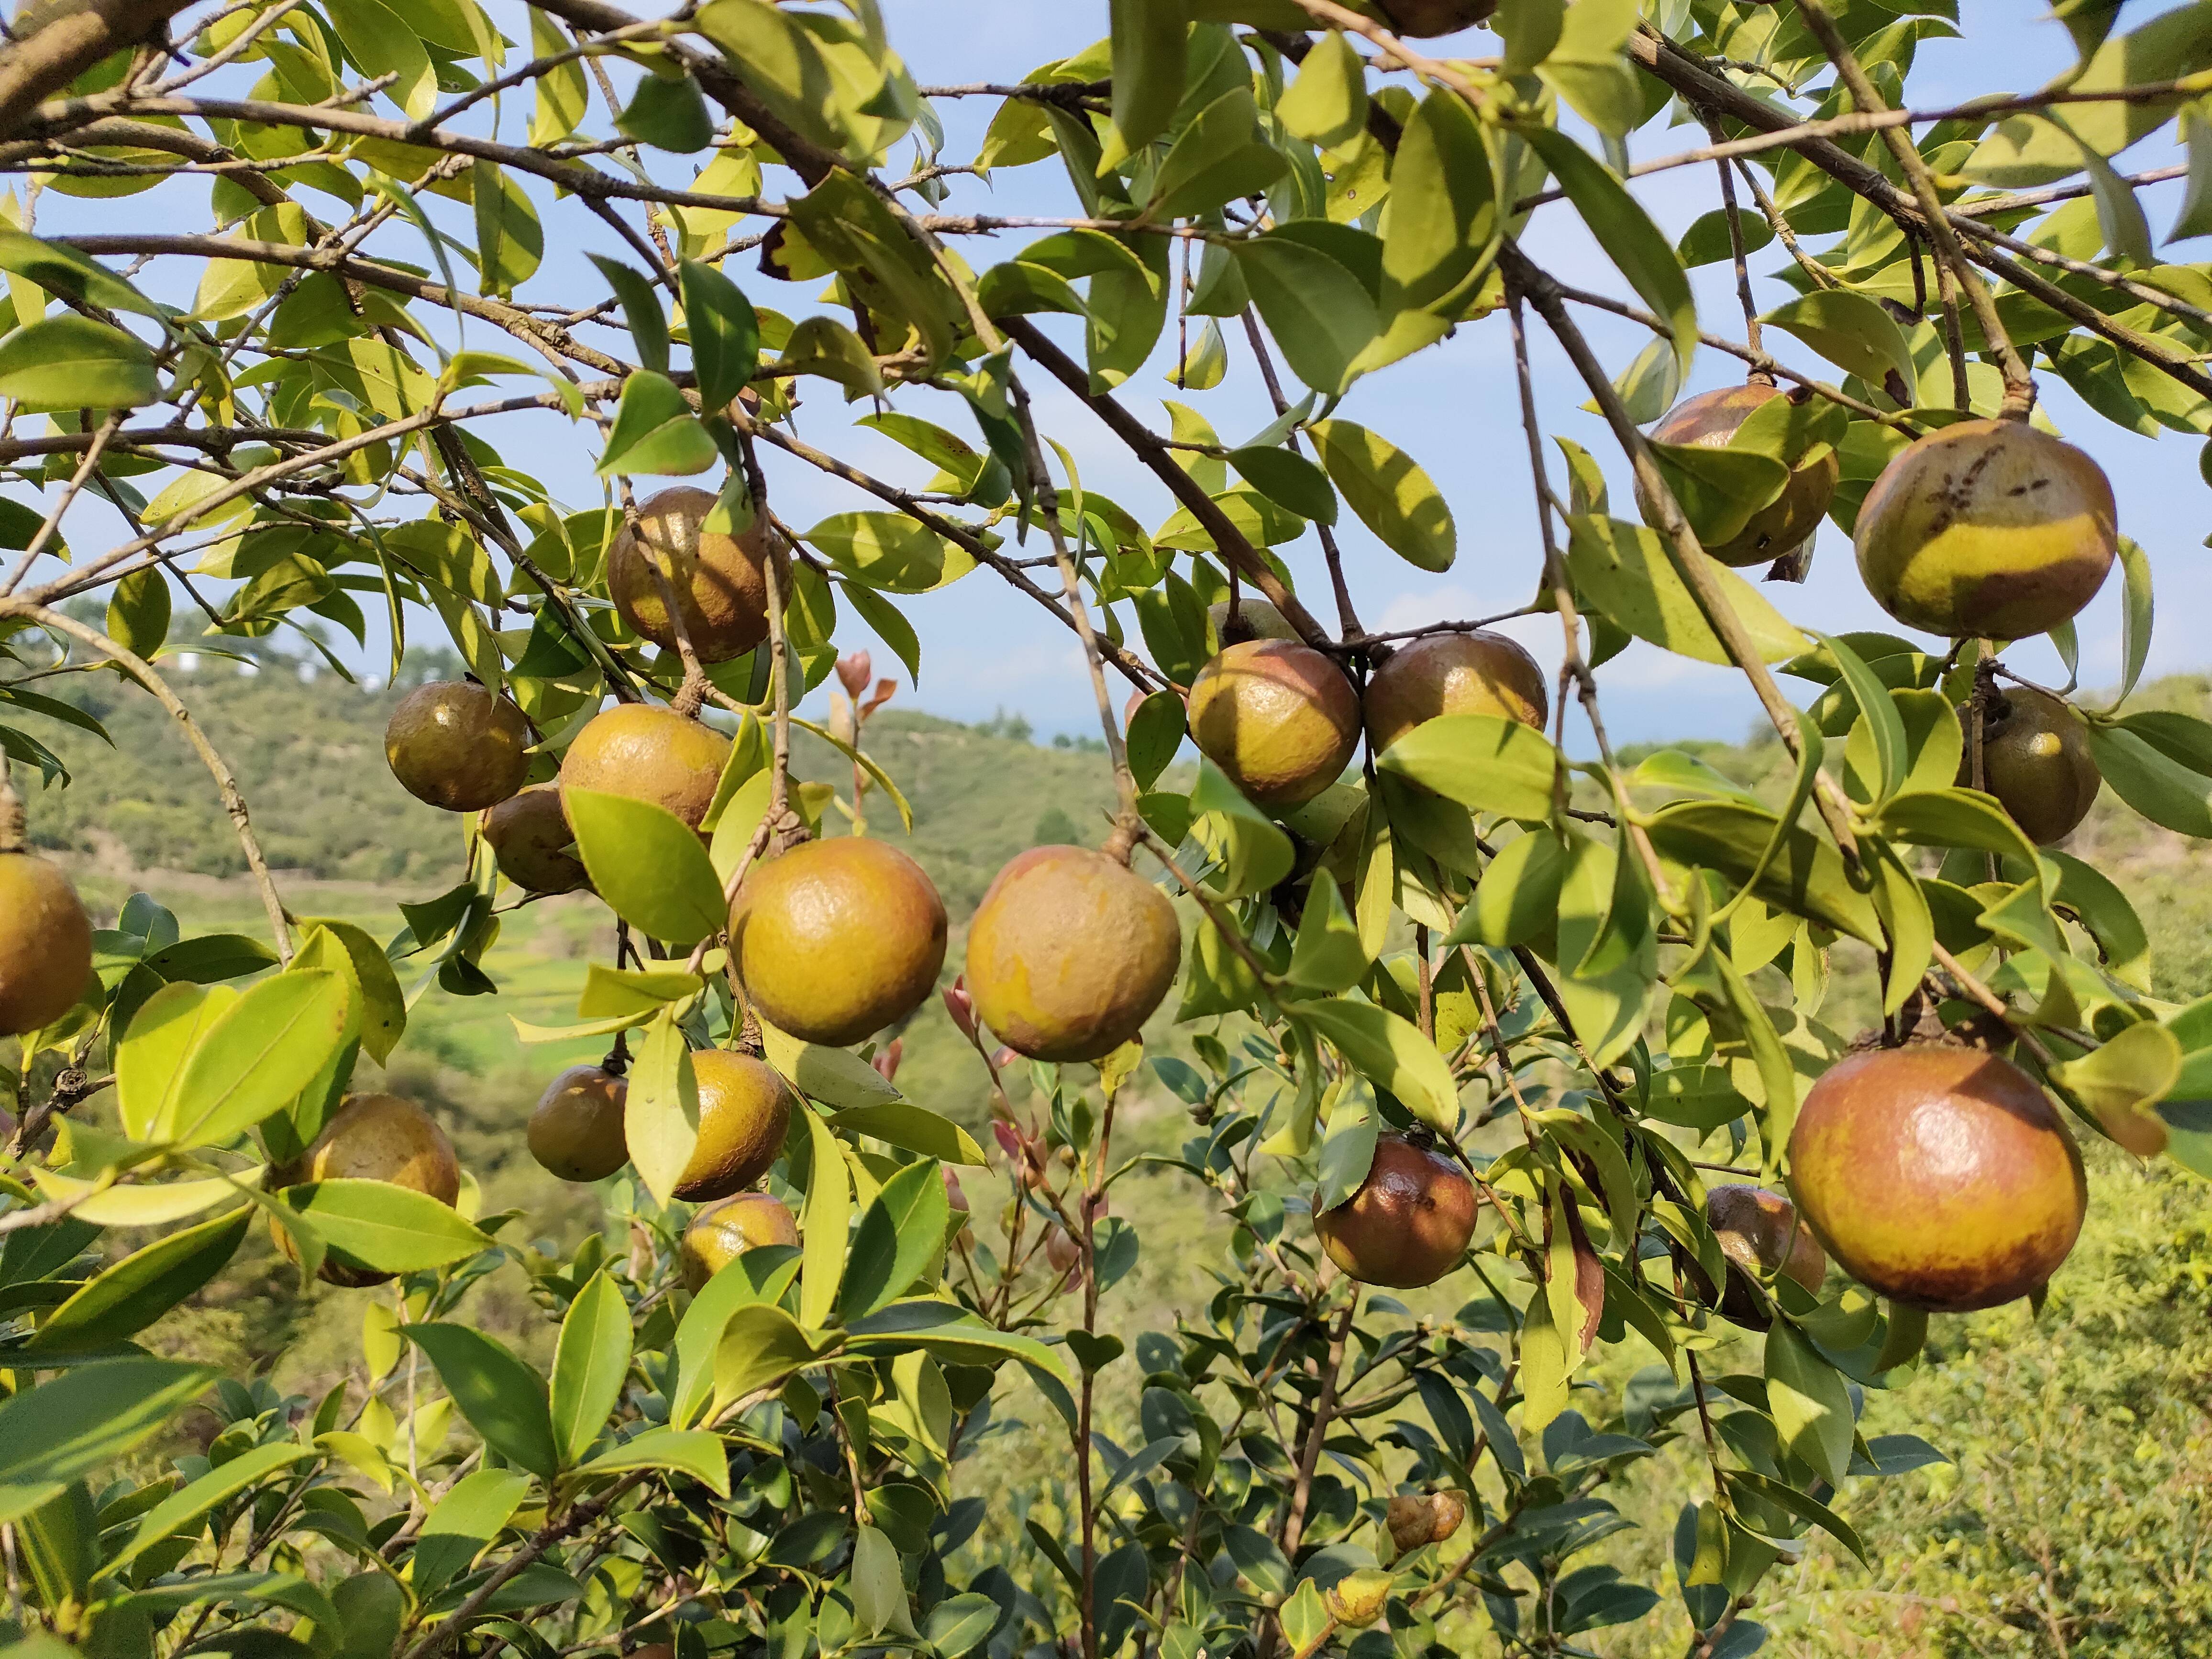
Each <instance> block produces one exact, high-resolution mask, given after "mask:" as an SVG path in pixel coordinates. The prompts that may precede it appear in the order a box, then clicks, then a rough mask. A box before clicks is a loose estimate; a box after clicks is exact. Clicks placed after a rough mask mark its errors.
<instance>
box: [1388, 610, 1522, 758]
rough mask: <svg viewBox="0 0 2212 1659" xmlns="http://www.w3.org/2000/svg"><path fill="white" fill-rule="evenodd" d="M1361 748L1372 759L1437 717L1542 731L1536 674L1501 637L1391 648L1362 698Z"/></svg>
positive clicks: (1442, 639) (1482, 633) (1436, 638)
mask: <svg viewBox="0 0 2212 1659" xmlns="http://www.w3.org/2000/svg"><path fill="white" fill-rule="evenodd" d="M1361 706H1362V708H1364V711H1365V713H1366V716H1367V746H1368V748H1369V750H1371V751H1372V752H1374V753H1376V754H1380V753H1382V752H1383V750H1385V749H1388V748H1389V746H1390V745H1391V744H1394V743H1395V742H1397V741H1398V739H1399V738H1402V737H1404V736H1405V735H1406V733H1407V732H1410V731H1412V730H1413V728H1414V727H1415V726H1419V725H1420V724H1421V723H1422V722H1423V721H1424V720H1435V719H1436V718H1437V716H1438V715H1440V714H1495V715H1497V716H1498V717H1499V718H1501V719H1504V720H1519V721H1520V722H1521V723H1522V725H1524V726H1534V727H1535V728H1536V729H1537V730H1538V731H1540V732H1541V730H1543V727H1544V721H1545V718H1546V716H1547V713H1548V712H1549V710H1550V708H1551V699H1550V697H1548V696H1547V695H1546V694H1545V690H1544V671H1543V670H1542V669H1541V668H1539V667H1537V666H1536V659H1534V657H1532V656H1530V655H1529V654H1528V653H1527V652H1526V651H1524V650H1522V648H1521V647H1520V646H1519V645H1518V644H1517V643H1516V642H1515V641H1512V640H1509V639H1507V638H1506V637H1505V635H1503V634H1493V633H1492V632H1490V631H1489V630H1488V629H1474V630H1473V631H1472V632H1469V633H1465V634H1425V635H1422V636H1421V637H1420V638H1419V639H1418V640H1414V641H1412V642H1411V643H1410V644H1407V645H1406V646H1403V647H1401V648H1400V649H1398V650H1396V651H1394V652H1392V653H1390V655H1389V657H1388V658H1386V659H1384V660H1383V665H1382V666H1381V667H1380V668H1377V669H1376V671H1375V672H1374V674H1373V675H1372V676H1371V677H1370V678H1369V679H1368V682H1367V695H1366V696H1365V698H1364V699H1363V700H1362V705H1361Z"/></svg>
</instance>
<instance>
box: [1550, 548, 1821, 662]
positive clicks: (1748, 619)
mask: <svg viewBox="0 0 2212 1659" xmlns="http://www.w3.org/2000/svg"><path fill="white" fill-rule="evenodd" d="M1567 522H1568V525H1569V527H1570V530H1571V535H1570V538H1569V541H1568V545H1567V568H1568V570H1569V572H1570V573H1571V574H1572V575H1573V577H1574V580H1575V586H1576V587H1577V589H1578V590H1579V591H1581V592H1583V595H1584V596H1585V598H1586V599H1587V601H1588V602H1589V604H1590V605H1592V606H1594V607H1595V609H1596V610H1598V611H1601V612H1602V613H1603V614H1604V615H1605V616H1606V617H1608V618H1609V619H1611V620H1612V621H1613V622H1615V623H1619V624H1620V626H1621V627H1622V628H1624V629H1626V630H1627V631H1628V632H1630V633H1631V634H1633V635H1636V636H1637V637H1638V639H1642V640H1649V641H1650V642H1651V643H1652V644H1654V645H1656V646H1658V647H1662V649H1664V650H1668V651H1673V652H1677V653H1680V654H1681V655H1683V656H1686V657H1694V658H1696V659H1698V660H1699V661H1700V662H1711V663H1726V662H1728V661H1729V654H1728V652H1727V651H1726V649H1725V648H1724V647H1723V646H1722V644H1721V642H1720V641H1719V639H1718V638H1717V636H1716V635H1714V633H1713V630H1712V628H1711V624H1710V623H1707V622H1706V621H1705V612H1704V611H1701V610H1700V609H1699V606H1698V602H1697V600H1696V599H1693V598H1692V596H1691V593H1690V590H1689V587H1688V586H1687V585H1686V583H1685V582H1684V581H1683V580H1682V578H1681V577H1680V574H1677V573H1676V571H1675V568H1674V563H1673V561H1672V560H1671V559H1670V558H1669V557H1668V549H1667V547H1666V545H1665V544H1664V543H1662V541H1661V539H1660V538H1659V535H1658V533H1657V532H1656V531H1652V530H1650V529H1647V528H1645V527H1644V526H1643V525H1640V524H1629V523H1627V522H1626V521H1625V520H1620V519H1604V518H1595V517H1589V516H1585V515H1583V514H1579V513H1578V514H1576V515H1575V516H1573V517H1571V518H1570V519H1569V520H1568V521H1567ZM1705 570H1706V574H1708V575H1709V576H1710V577H1711V579H1712V580H1713V581H1714V583H1715V584H1716V586H1718V588H1719V589H1720V592H1721V596H1722V598H1723V599H1725V600H1726V601H1727V602H1728V605H1729V608H1730V609H1731V610H1733V611H1735V615H1736V619H1737V620H1738V621H1739V622H1741V623H1742V624H1743V626H1744V629H1745V631H1746V632H1747V634H1749V635H1750V636H1751V642H1752V644H1753V647H1756V649H1757V650H1758V652H1759V657H1760V659H1762V660H1763V661H1766V662H1781V661H1784V660H1786V659H1789V658H1790V657H1794V656H1796V655H1797V654H1798V653H1801V652H1802V651H1803V649H1804V648H1805V636H1804V635H1802V633H1800V632H1799V631H1798V630H1797V629H1796V628H1794V627H1792V626H1791V625H1790V623H1788V622H1786V621H1784V619H1783V617H1782V616H1781V615H1780V613H1779V612H1778V611H1776V610H1775V609H1774V607H1773V605H1771V604H1770V603H1768V601H1767V600H1766V599H1765V597H1764V596H1763V595H1761V594H1760V592H1759V590H1758V589H1757V588H1755V587H1753V586H1752V585H1751V584H1750V583H1749V582H1747V581H1746V580H1744V579H1743V578H1742V577H1741V576H1740V575H1738V574H1736V573H1735V571H1733V570H1730V569H1729V568H1728V567H1727V566H1725V565H1723V564H1720V563H1718V562H1715V561H1713V560H1711V558H1710V557H1708V558H1707V560H1706V564H1705Z"/></svg>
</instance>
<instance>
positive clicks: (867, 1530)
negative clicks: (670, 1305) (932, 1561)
mask: <svg viewBox="0 0 2212 1659" xmlns="http://www.w3.org/2000/svg"><path fill="white" fill-rule="evenodd" d="M1126 3H1127V0H1116V3H1115V10H1116V11H1117V12H1118V11H1119V10H1120V9H1121V6H1122V5H1123V4H1126ZM1157 3H1160V4H1163V5H1164V4H1165V3H1167V0H1157ZM850 1583H851V1585H852V1591H853V1626H854V1629H855V1630H856V1631H857V1632H860V1634H861V1635H864V1636H870V1637H872V1636H878V1635H881V1634H882V1633H883V1632H884V1631H887V1630H888V1631H895V1632H897V1633H899V1634H900V1635H902V1636H912V1635H913V1634H914V1616H913V1614H912V1613H910V1612H909V1611H908V1607H907V1599H906V1581H905V1579H904V1577H902V1575H901V1573H900V1570H899V1553H898V1547H897V1546H896V1545H895V1544H893V1543H892V1542H891V1541H890V1539H889V1538H887V1537H885V1536H884V1534H882V1533H880V1532H878V1531H877V1530H876V1528H873V1527H869V1526H863V1527H862V1528H860V1532H859V1534H858V1535H857V1536H856V1537H855V1538H854V1541H853V1565H852V1568H851V1579H850Z"/></svg>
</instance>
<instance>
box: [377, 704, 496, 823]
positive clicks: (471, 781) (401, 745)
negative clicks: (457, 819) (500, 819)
mask: <svg viewBox="0 0 2212 1659" xmlns="http://www.w3.org/2000/svg"><path fill="white" fill-rule="evenodd" d="M529 750H530V723H529V722H528V721H527V720H524V719H523V718H522V711H521V710H520V709H519V708H516V707H515V706H514V705H513V703H511V702H507V699H506V698H504V697H502V696H500V695H499V694H498V693H497V692H496V691H493V690H488V689H486V688H485V687H483V686H481V685H478V684H477V683H476V682H475V681H473V680H434V681H432V682H431V683H430V684H428V685H418V686H416V688H415V689H414V690H412V691H410V692H409V693H408V694H407V695H406V696H404V697H402V698H401V699H400V700H399V707H398V708H395V709H393V710H392V720H391V723H390V724H389V725H387V726H386V727H385V728H384V758H385V759H386V762H388V763H390V765H391V767H392V776H393V777H395V778H398V780H399V781H400V784H401V785H402V787H404V788H405V789H406V791H407V793H409V794H410V795H412V796H414V797H415V799H417V800H425V801H428V802H429V803H430V805H433V806H442V807H444V808H445V809H446V811H448V812H475V811H481V810H482V809H483V808H484V807H487V806H491V805H495V804H497V803H498V802H500V801H503V800H505V799H507V797H508V796H509V795H512V794H513V793H514V792H515V791H516V790H518V789H520V788H521V787H522V781H523V780H524V779H525V778H526V777H527V776H529V775H530V754H529Z"/></svg>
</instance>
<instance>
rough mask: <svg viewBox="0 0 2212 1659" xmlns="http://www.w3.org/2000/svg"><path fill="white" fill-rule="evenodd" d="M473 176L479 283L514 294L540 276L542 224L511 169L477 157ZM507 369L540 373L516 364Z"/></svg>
mask: <svg viewBox="0 0 2212 1659" xmlns="http://www.w3.org/2000/svg"><path fill="white" fill-rule="evenodd" d="M470 174H471V179H472V180H473V189H472V191H471V194H472V195H473V196H474V198H475V204H476V210H477V286H478V287H479V288H480V289H483V292H485V293H486V294H512V293H513V292H514V290H515V289H516V288H517V287H518V286H519V285H520V284H521V283H526V282H528V281H529V280H530V278H531V277H532V276H534V275H536V274H537V270H538V265H539V264H541V263H543V261H544V258H545V229H544V226H543V225H541V224H539V223H538V210H537V209H535V208H533V207H532V206H531V204H530V197H528V196H526V194H524V193H523V189H522V186H521V185H520V184H518V183H516V182H515V179H514V177H513V174H512V173H508V172H507V171H506V170H505V169H504V168H502V167H498V166H497V165H495V163H493V162H490V161H485V160H483V158H482V157H478V158H477V161H476V162H475V163H474V165H473V166H472V167H471V168H470ZM508 372H511V373H519V374H535V373H536V372H537V371H536V370H534V369H531V368H526V367H525V366H524V365H523V364H520V363H516V364H515V365H514V367H513V369H512V370H511V371H508ZM566 384H567V382H566V381H564V380H556V385H566Z"/></svg>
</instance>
